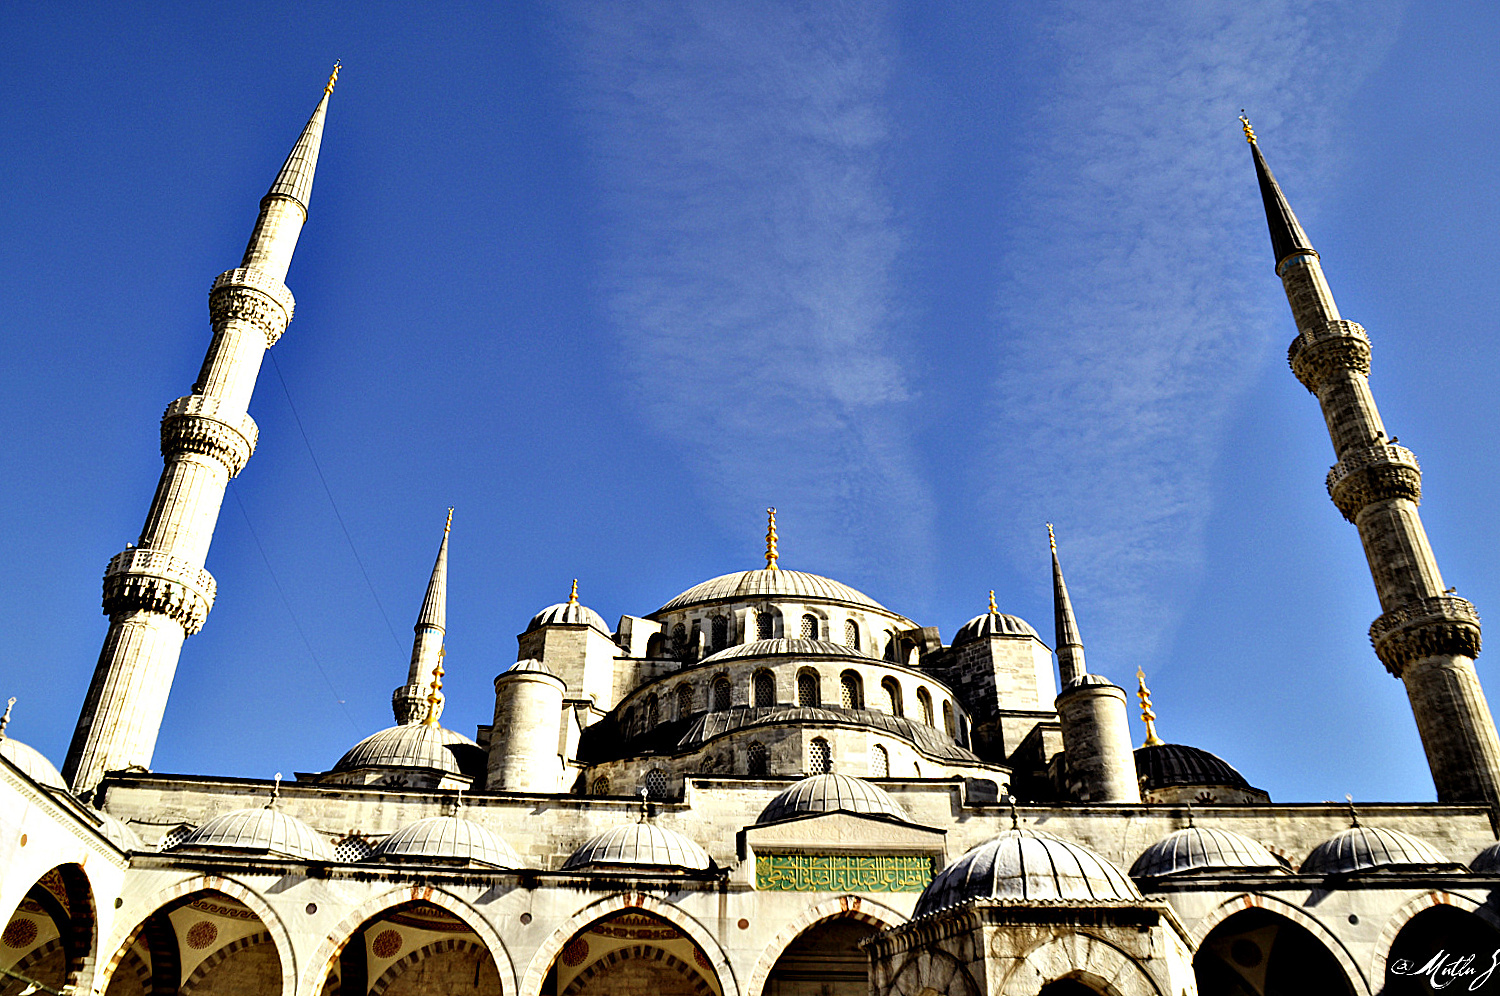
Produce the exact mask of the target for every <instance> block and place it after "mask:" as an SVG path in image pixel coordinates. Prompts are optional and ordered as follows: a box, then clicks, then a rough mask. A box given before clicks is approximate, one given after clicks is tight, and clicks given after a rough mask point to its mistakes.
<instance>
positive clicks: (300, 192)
mask: <svg viewBox="0 0 1500 996" xmlns="http://www.w3.org/2000/svg"><path fill="white" fill-rule="evenodd" d="M338 78H339V64H338V63H334V64H333V75H331V76H330V77H329V78H328V85H327V86H326V87H324V88H323V99H322V100H320V101H318V106H317V107H316V108H314V109H313V113H312V117H311V118H309V119H308V121H307V127H305V128H303V129H302V134H301V135H300V136H299V137H298V138H297V144H296V145H294V146H292V152H291V155H289V156H287V157H286V162H285V163H284V164H283V165H282V167H281V172H280V173H277V174H276V182H275V183H273V184H271V189H270V190H269V191H268V192H267V193H266V196H267V197H290V198H292V200H294V201H296V202H297V203H298V204H301V205H302V210H303V211H306V210H307V205H308V201H310V200H311V199H312V185H313V173H314V172H316V170H317V168H318V150H319V149H320V148H322V146H323V121H324V119H325V118H326V117H327V116H328V98H329V97H331V96H332V95H333V85H334V83H336V82H337V81H338Z"/></svg>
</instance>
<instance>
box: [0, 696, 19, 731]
mask: <svg viewBox="0 0 1500 996" xmlns="http://www.w3.org/2000/svg"><path fill="white" fill-rule="evenodd" d="M15 707H16V697H15V696H14V695H12V696H11V697H10V698H9V699H6V701H5V715H3V716H0V740H4V739H5V728H6V727H7V726H8V725H10V711H11V710H12V709H14V708H15Z"/></svg>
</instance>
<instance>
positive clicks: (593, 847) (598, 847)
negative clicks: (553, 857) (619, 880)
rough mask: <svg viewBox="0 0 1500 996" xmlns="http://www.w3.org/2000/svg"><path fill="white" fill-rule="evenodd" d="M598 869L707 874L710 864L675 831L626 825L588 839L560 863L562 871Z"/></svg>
mask: <svg viewBox="0 0 1500 996" xmlns="http://www.w3.org/2000/svg"><path fill="white" fill-rule="evenodd" d="M600 865H604V866H611V865H626V866H629V867H632V868H680V869H682V870H683V871H707V870H708V869H709V868H710V867H712V866H713V860H712V859H711V858H710V857H709V856H708V852H707V851H705V850H704V849H703V848H702V847H699V846H698V844H697V843H696V842H695V841H692V840H689V839H688V838H687V837H684V836H683V835H682V834H680V833H678V832H677V831H675V830H668V829H666V828H665V827H659V826H657V825H655V824H654V823H627V824H624V825H623V826H618V827H615V828H614V829H612V830H606V831H605V832H604V833H601V834H599V835H598V836H596V837H592V838H590V839H589V840H588V841H587V842H586V843H585V844H584V845H583V846H582V847H580V848H579V849H578V850H576V851H574V852H573V853H572V854H571V855H569V857H568V860H567V861H565V862H563V870H564V871H568V870H572V869H578V868H589V867H598V866H600Z"/></svg>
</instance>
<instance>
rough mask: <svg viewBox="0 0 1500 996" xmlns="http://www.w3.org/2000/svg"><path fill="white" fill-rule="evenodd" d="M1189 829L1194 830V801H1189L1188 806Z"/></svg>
mask: <svg viewBox="0 0 1500 996" xmlns="http://www.w3.org/2000/svg"><path fill="white" fill-rule="evenodd" d="M1187 818H1188V829H1189V830H1191V829H1192V828H1193V800H1191V799H1189V800H1188V804H1187Z"/></svg>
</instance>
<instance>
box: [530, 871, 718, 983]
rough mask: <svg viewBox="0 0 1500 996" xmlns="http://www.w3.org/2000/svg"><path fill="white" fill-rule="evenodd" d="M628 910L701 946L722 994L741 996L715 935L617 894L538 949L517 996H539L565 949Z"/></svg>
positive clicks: (646, 898) (672, 912)
mask: <svg viewBox="0 0 1500 996" xmlns="http://www.w3.org/2000/svg"><path fill="white" fill-rule="evenodd" d="M628 909H635V910H641V911H644V912H646V913H650V914H651V915H652V916H656V917H660V918H661V919H663V920H665V921H667V922H668V923H670V924H671V925H672V926H674V927H676V928H677V929H678V930H680V931H682V932H683V933H684V934H686V935H687V937H688V939H689V940H691V941H692V942H693V943H694V944H696V945H697V946H698V950H700V951H702V952H703V954H704V955H705V956H706V957H707V958H708V960H709V964H710V965H711V967H712V969H713V972H714V974H716V975H717V976H718V977H719V990H720V992H722V993H723V994H724V996H740V987H739V980H737V979H736V978H735V976H734V969H733V968H731V967H730V965H729V956H728V955H727V954H725V952H724V949H723V948H722V947H720V946H719V941H718V939H717V938H716V937H714V935H713V932H712V931H711V930H709V929H708V928H707V927H705V926H703V924H701V923H699V922H698V921H697V920H695V919H694V918H693V917H691V916H689V915H688V914H687V913H685V912H684V911H683V910H682V909H680V908H678V907H676V906H673V905H672V904H671V903H668V902H665V901H663V900H661V899H658V898H656V897H655V896H652V895H648V894H647V893H644V892H617V893H615V894H614V895H612V896H605V897H604V898H603V899H600V900H598V901H597V902H594V903H591V904H589V905H588V906H585V907H584V908H583V909H581V910H579V911H578V912H577V913H574V914H573V915H572V916H571V917H569V918H568V919H567V920H565V921H563V922H562V923H561V924H559V925H558V927H557V929H556V930H554V931H553V932H552V934H551V936H549V937H548V938H547V939H546V940H545V941H543V942H542V945H541V946H540V947H539V948H537V950H536V954H534V955H532V956H531V962H530V964H528V965H527V966H526V973H525V974H524V975H522V976H521V981H520V985H519V987H518V988H517V989H516V990H514V992H515V993H516V994H517V996H540V994H541V991H542V982H543V981H544V980H545V979H546V978H547V972H548V970H550V969H551V968H552V963H553V962H554V961H556V960H557V956H558V954H559V953H560V952H561V951H562V949H563V945H565V944H567V943H568V942H569V941H570V940H572V939H573V937H574V935H576V934H577V933H579V932H580V931H581V930H583V929H584V928H585V927H587V926H589V924H591V923H594V922H595V921H596V920H601V919H603V918H604V917H607V916H609V915H610V914H611V913H618V912H620V911H621V910H628Z"/></svg>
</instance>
